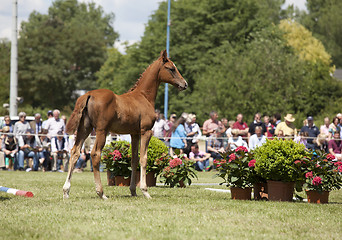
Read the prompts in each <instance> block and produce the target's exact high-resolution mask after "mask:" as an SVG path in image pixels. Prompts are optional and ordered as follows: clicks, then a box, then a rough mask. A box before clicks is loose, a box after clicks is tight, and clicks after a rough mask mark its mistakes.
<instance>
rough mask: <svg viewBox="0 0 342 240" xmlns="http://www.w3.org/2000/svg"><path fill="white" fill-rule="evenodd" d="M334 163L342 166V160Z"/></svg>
mask: <svg viewBox="0 0 342 240" xmlns="http://www.w3.org/2000/svg"><path fill="white" fill-rule="evenodd" d="M334 165H335V166H341V165H342V162H335V163H334Z"/></svg>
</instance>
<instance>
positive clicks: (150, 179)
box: [137, 172, 157, 187]
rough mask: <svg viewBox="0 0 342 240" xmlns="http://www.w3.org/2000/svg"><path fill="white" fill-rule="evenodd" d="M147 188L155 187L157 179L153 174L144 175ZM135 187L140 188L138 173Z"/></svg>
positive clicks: (138, 173)
mask: <svg viewBox="0 0 342 240" xmlns="http://www.w3.org/2000/svg"><path fill="white" fill-rule="evenodd" d="M146 185H147V187H155V186H156V185H157V177H156V174H155V172H148V173H147V174H146ZM137 186H138V187H140V172H137Z"/></svg>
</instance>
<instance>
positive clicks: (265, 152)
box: [254, 138, 310, 201]
mask: <svg viewBox="0 0 342 240" xmlns="http://www.w3.org/2000/svg"><path fill="white" fill-rule="evenodd" d="M309 155H310V154H309V153H308V152H307V151H306V150H305V146H304V145H303V144H298V143H295V142H294V141H292V140H282V139H278V138H275V139H273V140H267V141H266V143H265V144H263V145H262V146H260V147H259V148H257V149H255V150H254V156H255V159H256V163H255V171H256V173H257V174H259V175H260V176H261V177H262V178H264V179H266V180H267V188H268V199H269V200H274V201H292V198H293V192H294V184H295V182H301V181H302V180H303V179H304V172H303V171H302V169H301V164H299V163H302V161H304V160H305V159H306V157H308V156H309Z"/></svg>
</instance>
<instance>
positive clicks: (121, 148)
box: [101, 141, 132, 177]
mask: <svg viewBox="0 0 342 240" xmlns="http://www.w3.org/2000/svg"><path fill="white" fill-rule="evenodd" d="M131 155H132V154H131V149H130V144H129V142H127V141H113V142H111V143H109V144H107V145H106V146H105V147H104V148H103V150H102V155H101V161H102V162H103V163H104V164H105V166H106V169H108V170H109V171H110V172H112V174H113V175H114V176H123V177H130V176H131V172H132V168H131Z"/></svg>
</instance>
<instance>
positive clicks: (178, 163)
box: [170, 158, 183, 168]
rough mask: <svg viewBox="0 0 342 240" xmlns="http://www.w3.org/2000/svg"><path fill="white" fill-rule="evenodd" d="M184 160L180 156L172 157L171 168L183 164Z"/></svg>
mask: <svg viewBox="0 0 342 240" xmlns="http://www.w3.org/2000/svg"><path fill="white" fill-rule="evenodd" d="M182 163H183V162H182V160H181V159H179V158H174V159H171V160H170V167H171V168H175V167H177V166H179V165H182Z"/></svg>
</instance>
